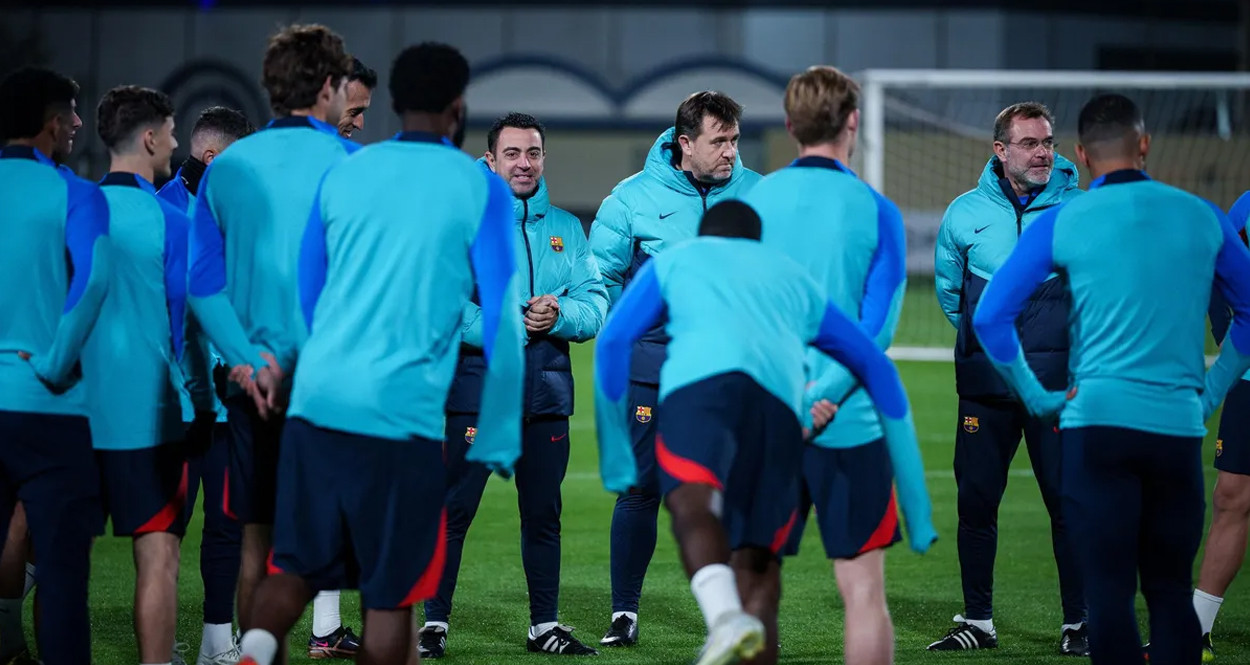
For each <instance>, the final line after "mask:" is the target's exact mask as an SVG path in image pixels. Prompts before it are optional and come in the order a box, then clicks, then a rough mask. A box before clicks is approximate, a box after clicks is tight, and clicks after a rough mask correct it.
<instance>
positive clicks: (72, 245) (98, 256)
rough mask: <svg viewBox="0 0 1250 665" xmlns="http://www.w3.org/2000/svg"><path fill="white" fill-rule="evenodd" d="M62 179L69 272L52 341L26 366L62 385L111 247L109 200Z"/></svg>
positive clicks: (86, 185)
mask: <svg viewBox="0 0 1250 665" xmlns="http://www.w3.org/2000/svg"><path fill="white" fill-rule="evenodd" d="M61 173H62V176H63V177H64V178H65V181H66V192H67V196H68V198H69V201H68V202H67V203H68V204H67V206H66V210H67V214H66V219H65V248H66V250H67V252H68V254H69V259H70V264H71V266H72V270H73V276H72V278H71V279H70V286H69V294H68V295H67V296H66V298H65V309H64V311H63V313H62V316H61V321H60V323H59V324H58V325H57V328H56V336H55V337H53V339H52V346H51V347H49V349H48V352H47V353H46V354H45V355H43V356H41V357H32V358H31V366H32V368H33V369H34V370H35V374H37V375H38V376H39V377H40V378H41V379H42V380H44V381H45V382H47V383H48V384H49V385H51V386H54V387H56V388H66V387H68V385H69V384H70V383H72V381H71V380H70V374H71V372H72V371H73V368H74V363H75V362H77V361H78V355H79V353H80V352H81V351H82V347H83V344H84V343H85V342H86V340H87V336H88V335H89V334H90V333H91V328H92V326H93V325H95V321H96V319H97V318H98V317H99V315H100V307H101V306H102V305H103V304H104V297H105V295H106V294H107V293H108V284H109V273H110V271H111V256H110V255H111V252H110V249H109V244H108V225H109V209H108V201H106V200H105V199H104V194H103V192H101V191H100V188H99V187H97V186H96V185H95V183H91V182H87V181H85V180H82V179H80V178H78V177H77V176H74V175H71V174H67V173H64V172H61Z"/></svg>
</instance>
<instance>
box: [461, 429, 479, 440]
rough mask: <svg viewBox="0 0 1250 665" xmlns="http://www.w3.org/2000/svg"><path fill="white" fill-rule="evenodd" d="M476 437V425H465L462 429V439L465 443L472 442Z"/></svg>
mask: <svg viewBox="0 0 1250 665" xmlns="http://www.w3.org/2000/svg"><path fill="white" fill-rule="evenodd" d="M476 438H477V428H476V427H466V428H465V430H464V440H465V442H466V443H473V440H474V439H476Z"/></svg>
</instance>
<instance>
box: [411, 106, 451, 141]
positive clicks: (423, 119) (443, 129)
mask: <svg viewBox="0 0 1250 665" xmlns="http://www.w3.org/2000/svg"><path fill="white" fill-rule="evenodd" d="M400 126H401V127H403V128H404V131H405V132H425V133H426V134H436V135H438V136H451V134H452V131H451V128H450V127H448V126H447V121H446V120H445V117H444V115H443V114H442V113H413V112H411V111H409V112H406V113H404V115H403V117H402V118H401V119H400Z"/></svg>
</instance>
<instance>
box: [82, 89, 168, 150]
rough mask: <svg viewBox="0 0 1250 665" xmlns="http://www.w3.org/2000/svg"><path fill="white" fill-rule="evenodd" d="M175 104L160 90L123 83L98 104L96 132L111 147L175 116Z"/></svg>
mask: <svg viewBox="0 0 1250 665" xmlns="http://www.w3.org/2000/svg"><path fill="white" fill-rule="evenodd" d="M173 115H174V103H173V102H172V101H170V100H169V95H166V94H165V93H163V92H161V91H160V90H153V89H151V88H141V87H139V86H137V85H123V86H118V87H116V88H113V89H112V90H109V91H108V92H106V93H104V98H103V99H101V100H100V104H99V106H97V107H96V132H97V133H98V134H99V135H100V139H101V140H102V141H104V145H106V146H108V148H109V149H110V150H112V149H114V148H116V147H117V146H119V145H121V144H122V143H124V142H126V141H127V140H128V139H130V138H131V137H133V136H134V135H135V132H137V131H139V130H140V129H142V128H144V127H148V126H151V125H159V124H161V123H163V122H165V119H166V118H170V117H173Z"/></svg>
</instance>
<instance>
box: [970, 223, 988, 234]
mask: <svg viewBox="0 0 1250 665" xmlns="http://www.w3.org/2000/svg"><path fill="white" fill-rule="evenodd" d="M988 228H990V225H989V224H986V225H985V226H982V227H981V228H979V229H977V230H976V231H973V233H980V232H982V231H984V230H986V229H988Z"/></svg>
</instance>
